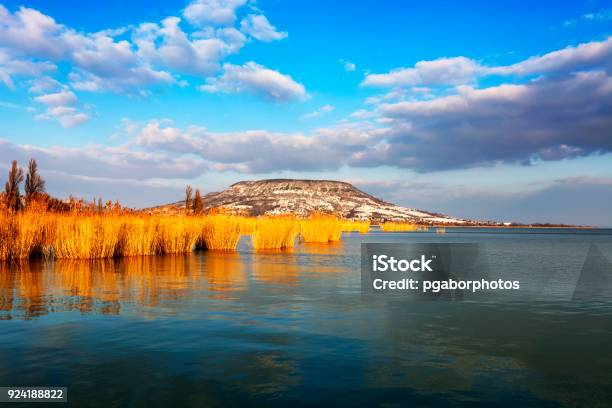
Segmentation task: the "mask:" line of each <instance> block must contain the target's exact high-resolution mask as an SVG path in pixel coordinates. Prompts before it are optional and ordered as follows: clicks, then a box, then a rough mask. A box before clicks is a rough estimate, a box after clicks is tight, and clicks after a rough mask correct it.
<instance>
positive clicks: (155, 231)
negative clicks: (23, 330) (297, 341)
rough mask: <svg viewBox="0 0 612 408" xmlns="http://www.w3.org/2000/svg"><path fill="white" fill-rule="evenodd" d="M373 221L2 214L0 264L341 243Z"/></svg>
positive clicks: (318, 217)
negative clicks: (37, 258)
mask: <svg viewBox="0 0 612 408" xmlns="http://www.w3.org/2000/svg"><path fill="white" fill-rule="evenodd" d="M368 229H369V222H359V221H347V220H342V219H339V218H336V217H334V216H331V215H325V214H314V215H312V216H310V217H309V218H306V219H299V218H297V217H292V216H278V217H261V218H252V217H244V216H237V215H227V214H208V215H145V214H138V213H130V212H126V213H124V212H105V213H81V212H73V213H53V212H45V211H23V212H18V213H10V212H6V211H2V212H0V261H6V260H18V259H28V258H30V257H32V256H34V255H42V256H46V257H54V258H57V259H98V258H110V257H120V256H136V255H155V254H175V253H187V252H191V251H193V249H194V248H200V249H208V250H220V251H234V250H236V247H237V245H238V241H239V239H240V236H241V235H251V238H252V243H253V248H254V249H255V250H264V249H283V248H291V247H293V246H294V244H295V242H296V240H301V241H302V242H318V243H326V242H334V241H339V240H340V237H341V235H342V232H343V231H359V232H362V233H365V232H367V231H368Z"/></svg>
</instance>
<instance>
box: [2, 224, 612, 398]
mask: <svg viewBox="0 0 612 408" xmlns="http://www.w3.org/2000/svg"><path fill="white" fill-rule="evenodd" d="M611 238H612V236H610V235H609V234H608V235H605V234H604V235H600V236H593V235H586V234H580V233H577V234H574V235H572V234H567V233H566V232H565V231H564V232H563V233H560V234H558V235H555V234H550V233H548V232H547V233H546V234H529V233H521V234H519V233H516V232H513V233H512V234H510V235H506V234H503V233H502V234H500V233H496V232H495V231H486V232H484V233H480V232H478V231H472V230H470V231H467V232H466V233H463V234H461V233H454V232H452V231H449V232H447V234H446V235H445V236H436V235H435V234H376V233H374V234H370V235H361V234H350V235H346V236H345V237H344V239H343V241H342V242H339V243H335V244H330V245H321V244H307V245H306V244H303V245H300V246H298V247H297V248H296V249H295V250H293V251H277V252H274V251H271V252H262V253H254V252H253V251H251V249H250V246H249V244H248V241H246V242H241V244H240V246H239V249H240V250H239V252H237V253H213V252H211V253H207V252H197V253H194V254H190V255H174V256H160V257H134V258H121V259H116V260H96V261H56V262H42V261H41V262H31V263H23V264H10V265H8V264H3V265H2V266H0V268H1V269H0V319H3V320H2V321H0V385H8V384H10V385H32V384H50V385H65V386H68V387H69V400H70V403H71V404H72V405H74V406H79V407H82V406H96V405H103V406H130V405H131V406H163V405H169V404H170V403H171V402H172V403H173V405H178V406H180V405H182V404H184V405H187V406H232V405H233V406H275V405H286V404H291V405H295V406H308V405H313V404H315V403H320V402H321V401H324V402H327V403H329V404H335V405H347V406H348V405H351V406H355V405H367V406H373V405H374V406H375V405H385V406H405V405H407V404H412V405H417V406H420V405H428V406H431V405H439V406H448V405H451V406H453V405H454V406H461V405H466V404H468V405H490V404H495V405H497V406H508V407H510V406H511V407H515V406H589V407H596V406H602V407H603V406H609V402H610V401H612V391H611V390H612V387H610V385H611V380H610V372H612V351H611V349H610V344H612V325H611V324H610V321H612V302H610V301H605V299H604V301H597V302H594V301H591V300H589V299H588V298H587V299H584V298H581V299H578V300H574V301H567V300H565V301H560V300H561V299H571V296H570V297H567V296H565V295H564V297H561V296H548V297H546V298H544V299H543V300H544V301H539V302H526V301H514V302H495V301H487V302H467V301H466V302H446V301H444V302H416V301H406V300H404V299H398V298H386V297H377V298H372V299H364V298H362V296H361V290H360V275H359V262H360V252H359V250H360V244H361V242H415V241H419V240H420V241H422V242H434V241H445V242H446V241H448V242H465V241H469V242H477V243H486V244H487V248H486V254H487V256H489V258H491V259H497V260H499V261H500V262H502V261H503V262H505V265H508V267H509V268H516V270H519V271H523V273H524V275H525V279H527V276H528V275H529V274H530V273H531V274H534V273H536V271H545V272H546V273H549V274H550V276H551V278H550V279H549V281H547V285H549V286H551V285H552V286H551V288H552V289H551V291H550V292H551V293H553V294H554V293H557V292H558V293H562V294H565V293H571V291H569V292H568V287H570V286H571V285H575V283H576V281H577V280H579V277H578V274H573V272H572V271H573V270H574V269H576V268H577V269H580V268H581V267H582V264H583V263H585V261H584V256H583V253H584V254H586V253H587V251H589V248H590V244H591V243H592V242H596V243H597V244H598V248H599V250H600V255H601V256H600V258H598V259H604V260H605V259H608V260H610V259H612V257H611V253H612V245H611V244H610V243H611V242H612V239H611ZM559 243H562V244H563V245H564V246H563V247H561V246H560V245H559ZM559 248H562V250H561V249H559ZM572 251H575V254H576V255H575V256H570V257H569V258H568V259H570V258H571V259H570V260H571V262H566V261H564V259H563V258H562V256H561V255H562V254H563V253H571V252H572ZM560 254H561V255H560ZM503 262H502V263H503ZM597 262H599V263H595V264H594V265H596V269H597V268H599V269H602V268H606V266H605V265H607V264H606V263H605V262H603V261H600V260H598V261H597ZM598 265H599V266H598ZM601 265H604V266H601ZM526 268H527V270H525V269H526ZM529 268H531V269H529ZM498 272H499V271H498ZM502 272H503V271H501V272H500V273H502ZM534 282H535V281H534ZM537 289H538V291H539V290H540V288H537ZM319 405H320V404H319Z"/></svg>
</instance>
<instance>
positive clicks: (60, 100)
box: [34, 90, 77, 106]
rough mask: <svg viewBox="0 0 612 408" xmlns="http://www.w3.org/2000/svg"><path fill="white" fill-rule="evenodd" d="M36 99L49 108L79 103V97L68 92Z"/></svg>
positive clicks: (41, 96) (64, 91) (45, 95)
mask: <svg viewBox="0 0 612 408" xmlns="http://www.w3.org/2000/svg"><path fill="white" fill-rule="evenodd" d="M34 99H36V101H38V102H40V103H44V104H45V105H48V106H64V105H72V104H74V103H75V102H76V101H77V97H76V95H75V94H74V92H72V91H68V90H63V91H59V92H55V93H50V94H44V95H40V96H37V97H36V98H34Z"/></svg>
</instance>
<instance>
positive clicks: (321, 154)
mask: <svg viewBox="0 0 612 408" xmlns="http://www.w3.org/2000/svg"><path fill="white" fill-rule="evenodd" d="M385 132H386V131H385V130H384V129H377V128H374V127H367V126H364V125H363V124H360V125H358V126H354V125H351V124H349V125H343V126H336V127H330V128H324V129H317V130H316V131H314V132H312V133H311V134H302V133H274V132H268V131H265V130H249V131H244V132H234V133H214V132H210V131H207V130H206V129H204V128H202V127H197V126H189V127H187V128H186V129H182V128H180V127H176V126H172V124H171V123H167V122H163V121H150V122H149V123H147V124H145V125H144V126H142V128H141V130H140V132H137V135H136V137H135V139H134V143H135V144H136V145H138V146H143V147H146V148H147V149H150V150H152V151H158V152H166V153H170V152H171V153H173V154H175V155H198V156H199V157H201V158H202V159H204V160H206V162H207V165H208V166H209V168H211V169H214V170H216V171H237V172H243V173H252V172H274V171H281V170H296V171H302V170H313V171H321V170H330V169H338V168H340V167H342V166H343V165H346V164H347V163H348V162H349V161H350V160H351V159H353V158H357V157H359V156H360V155H362V154H363V153H364V149H367V148H368V147H369V146H372V145H376V143H377V142H378V141H380V140H381V139H382V138H383V137H384V135H385Z"/></svg>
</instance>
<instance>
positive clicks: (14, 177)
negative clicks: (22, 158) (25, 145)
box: [4, 160, 23, 211]
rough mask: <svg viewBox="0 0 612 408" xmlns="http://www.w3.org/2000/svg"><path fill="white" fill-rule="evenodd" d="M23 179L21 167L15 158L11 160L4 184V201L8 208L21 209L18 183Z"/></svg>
mask: <svg viewBox="0 0 612 408" xmlns="http://www.w3.org/2000/svg"><path fill="white" fill-rule="evenodd" d="M22 181H23V169H22V168H21V167H19V166H18V165H17V160H13V164H12V165H11V169H10V170H9V174H8V181H7V182H6V184H5V185H4V193H5V194H6V203H7V207H8V208H9V209H12V210H14V211H18V210H20V209H21V194H20V193H19V185H20V184H21V182H22Z"/></svg>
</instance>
